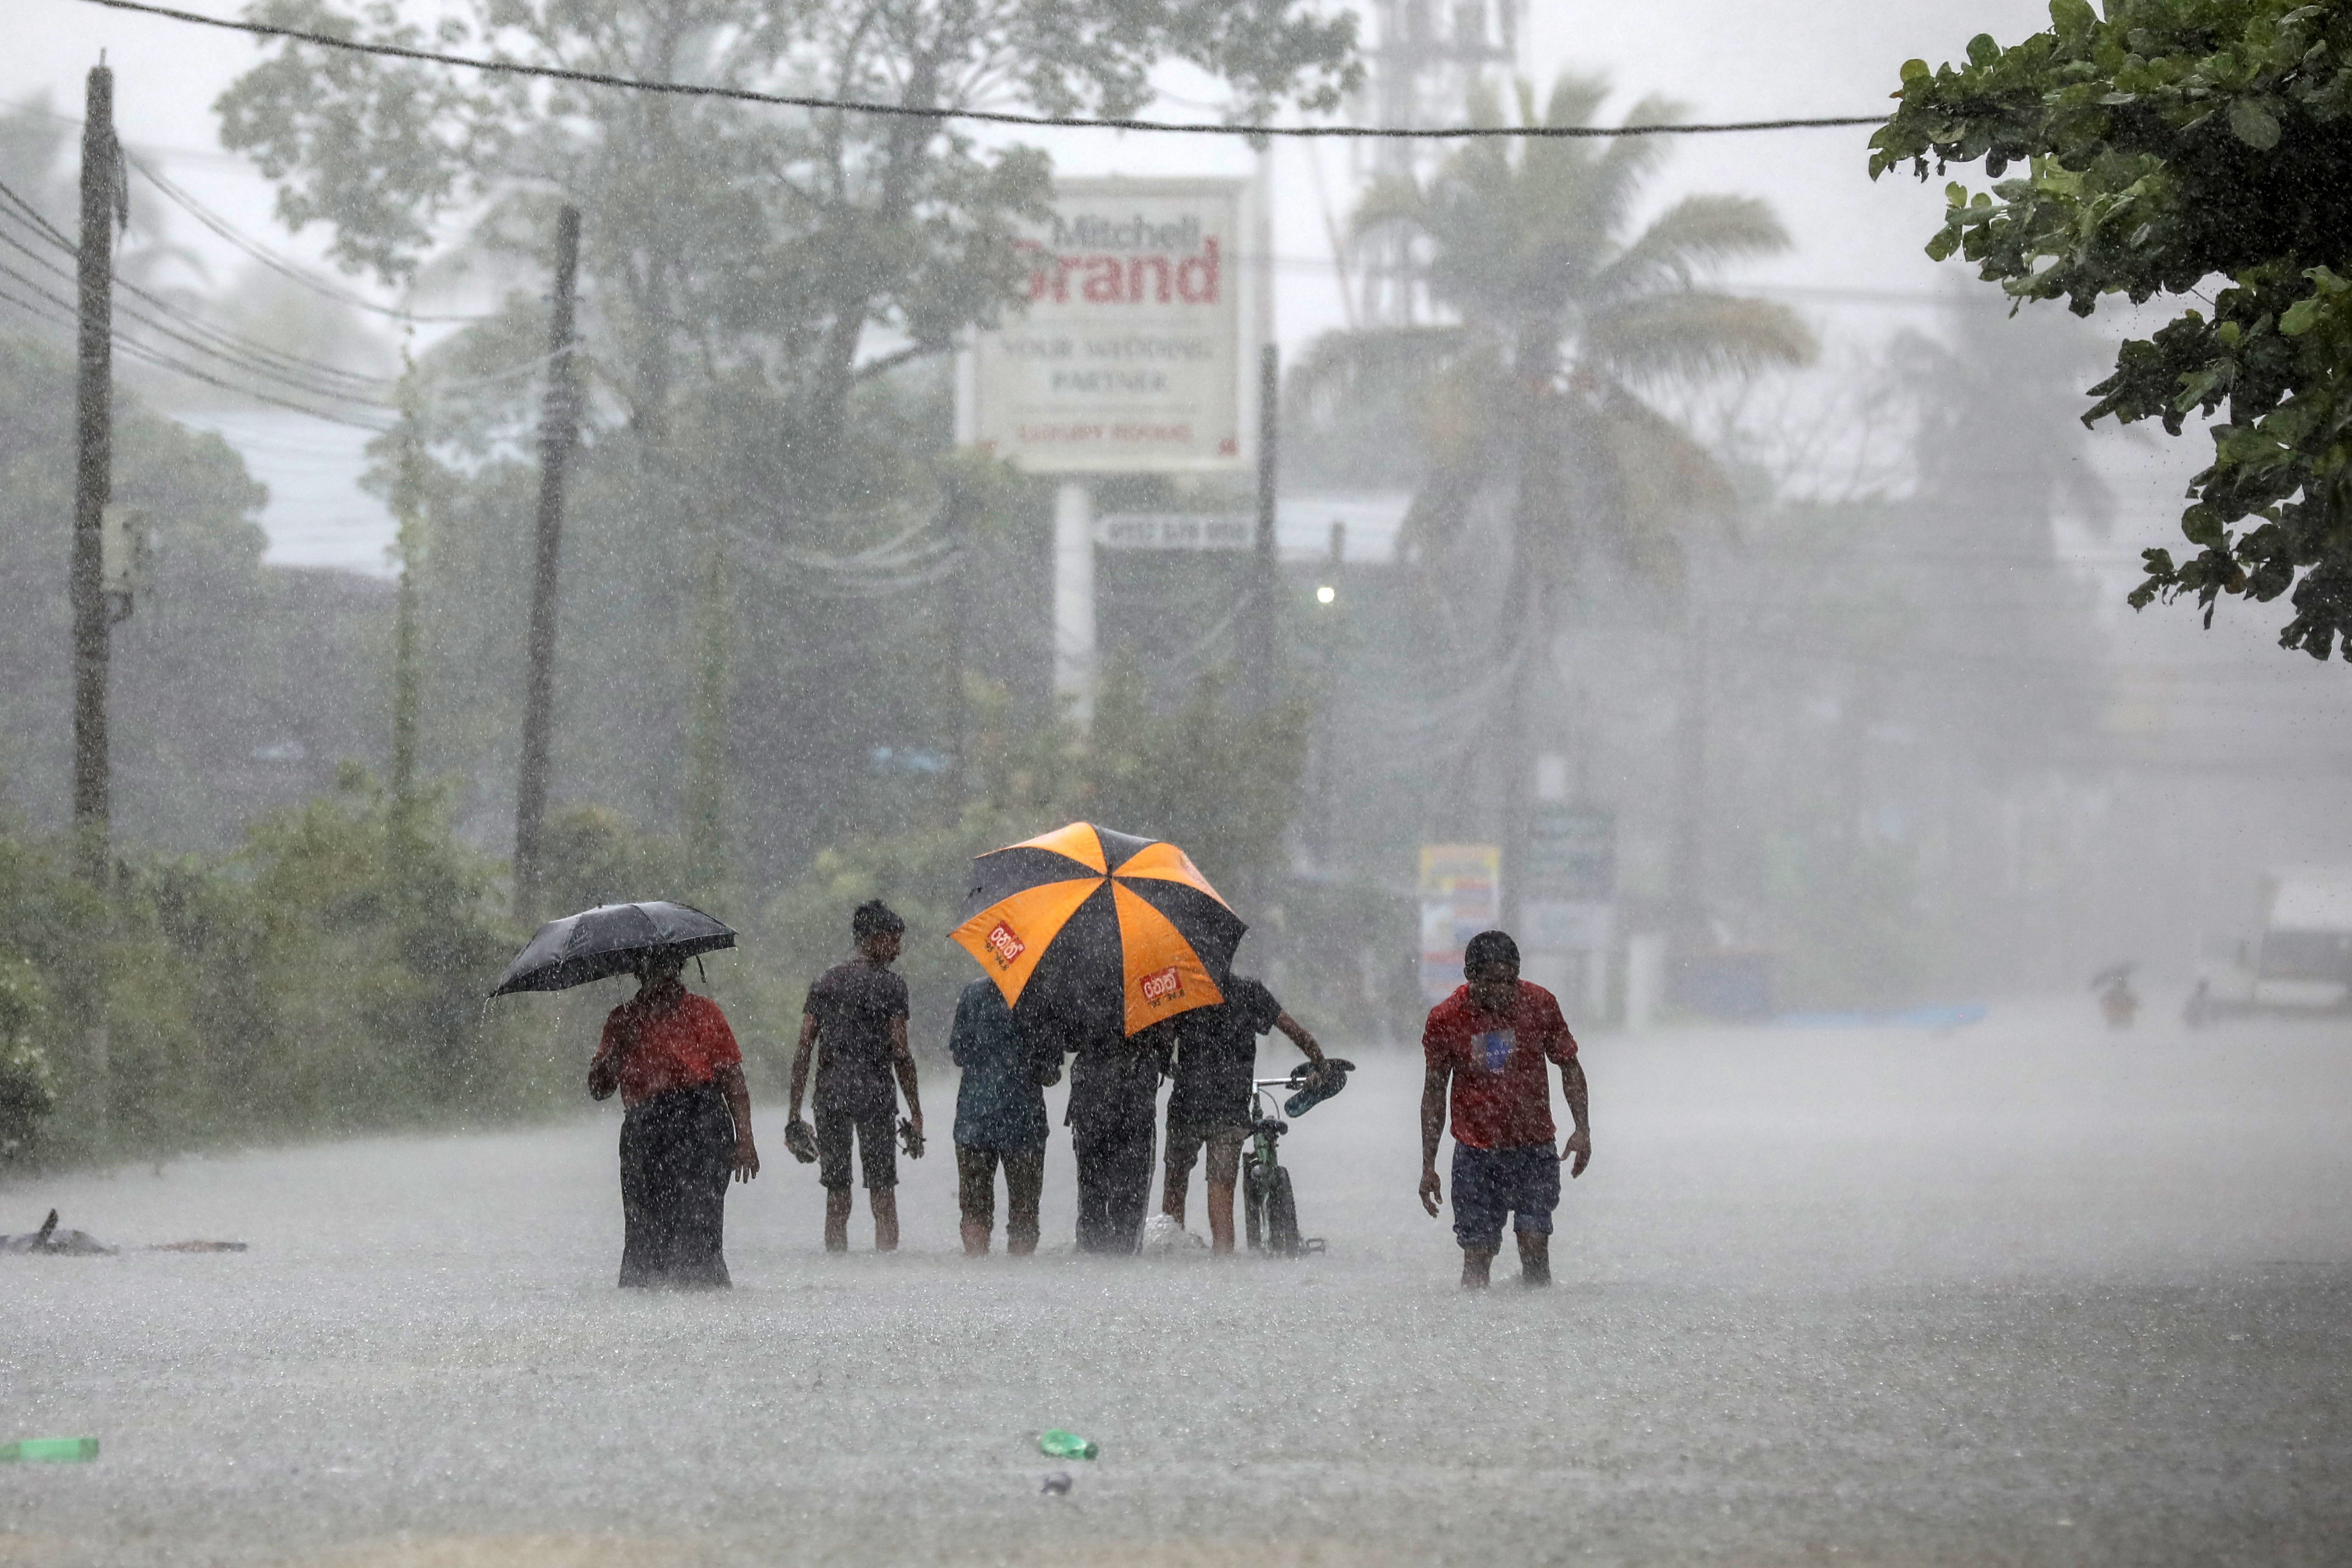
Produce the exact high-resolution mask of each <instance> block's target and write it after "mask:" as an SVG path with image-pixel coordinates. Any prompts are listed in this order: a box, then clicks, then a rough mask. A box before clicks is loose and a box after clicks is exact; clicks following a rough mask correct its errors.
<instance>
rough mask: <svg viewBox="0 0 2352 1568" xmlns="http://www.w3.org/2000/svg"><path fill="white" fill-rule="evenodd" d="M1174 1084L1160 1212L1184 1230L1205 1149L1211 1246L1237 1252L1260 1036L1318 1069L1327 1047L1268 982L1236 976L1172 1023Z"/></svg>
mask: <svg viewBox="0 0 2352 1568" xmlns="http://www.w3.org/2000/svg"><path fill="white" fill-rule="evenodd" d="M1174 1022H1175V1025H1176V1037H1177V1041H1178V1044H1177V1047H1176V1075H1175V1076H1176V1083H1175V1087H1174V1088H1172V1089H1170V1090H1169V1091H1168V1148H1167V1152H1165V1153H1164V1154H1163V1155H1162V1156H1161V1161H1160V1213H1161V1214H1163V1215H1167V1216H1168V1218H1169V1219H1170V1220H1171V1221H1173V1222H1174V1225H1175V1228H1176V1229H1177V1230H1180V1231H1181V1230H1182V1229H1183V1228H1184V1199H1185V1196H1186V1193H1187V1190H1188V1189H1189V1188H1190V1187H1191V1186H1192V1165H1193V1163H1194V1162H1195V1161H1197V1160H1199V1159H1200V1158H1201V1151H1202V1147H1203V1146H1205V1147H1206V1148H1207V1150H1208V1165H1207V1171H1206V1173H1205V1175H1206V1184H1207V1188H1208V1192H1207V1200H1208V1214H1209V1245H1210V1247H1211V1249H1212V1250H1213V1251H1216V1252H1231V1251H1232V1250H1233V1249H1234V1179H1235V1177H1236V1175H1237V1174H1238V1173H1239V1172H1240V1170H1241V1160H1242V1143H1243V1142H1244V1140H1245V1139H1247V1138H1248V1137H1249V1133H1250V1114H1251V1084H1252V1082H1253V1081H1254V1080H1255V1078H1256V1076H1257V1037H1259V1036H1260V1035H1263V1034H1265V1032H1266V1031H1267V1030H1269V1029H1280V1030H1281V1031H1282V1032H1283V1033H1284V1034H1286V1035H1287V1036H1289V1037H1291V1039H1292V1041H1294V1042H1295V1043H1296V1044H1297V1047H1298V1048H1299V1050H1300V1051H1302V1052H1303V1053H1305V1055H1306V1057H1307V1060H1308V1061H1310V1062H1313V1063H1314V1064H1315V1065H1316V1068H1317V1069H1318V1071H1320V1070H1326V1069H1324V1068H1323V1062H1324V1056H1323V1047H1321V1046H1319V1045H1318V1044H1316V1041H1315V1037H1314V1036H1312V1035H1310V1034H1308V1033H1307V1027H1306V1026H1305V1025H1303V1024H1301V1023H1299V1022H1298V1020H1297V1019H1296V1018H1293V1017H1292V1016H1290V1015H1289V1014H1288V1013H1286V1012H1285V1011H1283V1007H1282V1004H1281V1003H1280V1002H1277V1001H1276V1000H1275V996H1274V993H1273V992H1271V991H1268V990H1267V989H1266V988H1265V984H1264V983H1263V982H1260V981H1258V980H1255V979H1253V978H1251V977H1250V976H1249V975H1246V974H1236V975H1234V977H1233V983H1232V984H1229V985H1227V986H1226V987H1225V988H1224V1000H1223V1001H1222V1002H1217V1003H1213V1004H1212V1005H1209V1006H1206V1007H1195V1008H1193V1009H1192V1011H1191V1012H1189V1013H1186V1014H1183V1015H1181V1016H1179V1017H1178V1018H1176V1019H1175V1020H1174Z"/></svg>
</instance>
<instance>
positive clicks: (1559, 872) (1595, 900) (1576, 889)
mask: <svg viewBox="0 0 2352 1568" xmlns="http://www.w3.org/2000/svg"><path fill="white" fill-rule="evenodd" d="M1524 874H1525V876H1526V879H1527V889H1526V894H1527V897H1528V898H1529V899H1556V900H1564V901H1567V902H1570V903H1590V904H1601V903H1606V902H1608V901H1609V900H1612V899H1613V898H1615V897H1616V896H1617V814H1616V813H1615V812H1613V811H1609V810H1605V809H1603V808H1601V807H1599V806H1591V805H1569V804H1568V803H1567V802H1565V801H1543V802H1540V803H1538V805H1537V806H1536V809H1535V816H1534V819H1533V820H1532V821H1531V822H1530V823H1529V824H1528V858H1527V870H1526V872H1525V873H1524ZM1603 945H1605V944H1603Z"/></svg>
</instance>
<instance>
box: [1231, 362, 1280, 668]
mask: <svg viewBox="0 0 2352 1568" xmlns="http://www.w3.org/2000/svg"><path fill="white" fill-rule="evenodd" d="M1281 388H1282V351H1281V350H1280V349H1278V348H1276V347H1275V345H1274V344H1272V343H1268V344H1266V345H1265V347H1264V348H1263V349H1260V350H1259V351H1258V358H1257V537H1256V540H1255V550H1254V552H1253V554H1252V558H1251V561H1250V588H1249V596H1248V604H1249V614H1248V618H1247V621H1246V623H1245V625H1244V628H1243V634H1242V647H1241V658H1242V679H1244V681H1246V682H1247V683H1248V691H1249V697H1250V703H1251V705H1252V706H1253V707H1255V708H1258V709H1260V710H1264V709H1267V708H1271V707H1273V706H1274V701H1275V698H1276V695H1277V694H1278V693H1279V692H1280V691H1281V689H1282V681H1281V672H1280V671H1279V670H1278V669H1276V668H1275V658H1276V656H1275V651H1274V631H1275V626H1274V621H1275V608H1276V604H1277V603H1278V598H1279V595H1278V592H1277V590H1278V587H1279V584H1280V579H1281V572H1282V566H1281V561H1280V558H1279V556H1278V555H1277V554H1276V549H1275V537H1274V512H1275V506H1274V499H1275V498H1274V487H1275V478H1276V468H1275V446H1274V443H1275V435H1276V430H1277V429H1278V427H1279V426H1280V424H1281V421H1280V419H1279V417H1278V416H1276V411H1275V398H1276V395H1278V394H1279V393H1280V391H1281Z"/></svg>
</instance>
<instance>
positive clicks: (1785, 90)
mask: <svg viewBox="0 0 2352 1568" xmlns="http://www.w3.org/2000/svg"><path fill="white" fill-rule="evenodd" d="M187 3H188V5H189V7H190V8H194V9H201V10H205V11H209V12H211V13H213V14H215V15H220V16H233V15H235V14H236V5H235V4H234V3H233V0H187ZM9 9H10V10H11V12H12V13H14V14H15V16H16V19H17V21H18V23H19V25H18V26H16V27H13V28H11V29H10V32H11V44H12V47H11V48H10V49H9V50H8V51H7V52H6V54H5V56H0V100H7V101H9V102H23V101H25V100H29V99H36V98H37V97H38V96H39V95H41V94H42V93H44V92H47V94H48V95H49V98H50V100H51V102H52V104H53V105H54V106H55V107H56V108H57V109H58V110H62V111H65V112H68V113H78V112H79V106H80V100H81V92H82V79H83V76H84V73H85V72H86V71H87V70H88V68H89V66H90V65H92V64H94V63H95V62H96V60H97V58H98V55H99V51H100V49H104V50H106V51H108V58H109V60H110V63H111V64H112V65H113V66H114V68H115V70H116V94H117V105H118V108H117V115H118V119H119V121H120V123H121V129H122V132H123V134H124V137H125V139H126V140H127V141H129V142H131V143H133V145H134V146H136V147H139V148H141V149H143V150H145V151H147V152H149V153H155V154H159V155H162V156H163V157H164V158H165V160H166V162H167V163H169V165H170V167H171V169H172V172H173V174H174V175H175V176H176V177H177V178H179V179H180V180H182V181H183V182H184V183H185V184H188V185H189V187H190V188H191V189H193V190H194V191H195V192H196V193H197V194H198V195H200V196H202V197H203V198H204V199H205V200H206V201H208V202H210V203H211V204H213V205H215V207H217V208H219V209H220V210H221V211H223V212H225V213H226V214H228V215H229V216H231V217H232V218H234V219H235V220H236V221H237V222H238V223H240V224H242V225H246V226H249V227H251V228H252V229H254V230H255V231H257V232H260V233H264V234H267V235H268V236H269V237H271V238H273V239H274V240H277V241H278V242H280V243H283V244H285V245H287V246H288V247H289V248H292V249H295V250H297V251H298V252H302V253H309V254H315V253H316V251H317V248H318V239H319V236H318V235H317V234H316V233H315V232H314V233H313V234H310V235H306V236H303V237H294V238H289V237H286V236H284V235H283V234H282V232H280V231H278V230H277V228H276V226H275V225H274V224H272V223H271V222H270V220H269V191H268V186H267V185H266V184H265V183H264V182H263V181H262V180H261V178H260V177H259V175H258V174H255V173H254V172H253V171H252V169H251V168H250V166H249V165H247V164H246V163H244V162H243V161H242V160H240V159H233V158H230V157H228V156H227V155H226V154H224V153H221V152H220V151H219V150H218V146H217V142H216V141H215V121H214V119H213V116H212V114H211V112H210V109H209V105H210V104H211V102H212V100H213V99H214V98H215V96H216V95H217V94H218V93H219V91H220V90H221V89H223V88H224V87H226V85H227V84H228V83H229V82H230V81H231V80H232V79H234V78H235V77H236V74H237V72H238V71H239V70H240V69H242V68H245V67H246V66H247V65H248V64H249V63H250V62H251V61H252V60H253V58H255V55H256V52H257V51H256V46H255V44H254V43H253V42H252V41H251V40H248V39H246V38H242V37H237V36H235V35H232V34H228V33H223V32H215V31H212V30H209V29H205V28H199V27H192V26H184V25H181V24H177V23H173V22H167V21H163V20H161V19H157V18H152V17H144V16H133V15H130V14H126V13H121V12H114V11H108V10H104V9H101V8H100V7H98V6H96V5H89V4H87V3H86V0H9ZM25 24H30V25H29V26H26V25H25ZM2046 25H2047V22H2046V17H2045V16H2044V14H2043V12H2042V10H2041V9H2040V8H2039V7H2037V6H2035V5H2031V4H2025V3H2022V0H1987V3H1985V4H1981V5H1969V6H1965V7H1963V6H1956V5H1925V4H1916V3H1914V4H1895V5H1888V4H1875V5H1864V4H1828V3H1823V0H1751V3H1745V4H1738V5H1734V4H1695V3H1692V0H1652V3H1650V4H1645V5H1613V6H1602V5H1587V4H1567V3H1563V0H1535V4H1534V5H1532V7H1531V10H1530V14H1529V16H1528V26H1527V37H1526V41H1525V45H1524V55H1525V68H1526V70H1527V72H1528V74H1529V75H1530V76H1532V77H1534V78H1536V79H1538V80H1548V79H1549V78H1550V77H1551V75H1552V74H1553V73H1554V72H1556V71H1558V70H1560V69H1562V68H1577V69H1598V70H1601V71H1604V72H1606V73H1607V74H1608V75H1609V76H1610V77H1611V78H1612V79H1614V80H1615V81H1617V82H1618V83H1620V84H1621V85H1622V88H1623V89H1624V99H1625V101H1626V102H1628V103H1630V102H1631V101H1632V100H1633V98H1635V97H1637V96H1639V95H1640V94H1642V93H1644V92H1651V91H1661V92H1665V93H1668V94H1670V95H1672V96H1673V97H1675V98H1677V99H1679V100H1682V101H1683V102H1684V103H1685V105H1687V106H1688V108H1689V110H1690V111H1691V112H1692V113H1693V114H1694V115H1695V116H1696V117H1700V118H1705V119H1711V120H1716V119H1744V118H1761V117H1771V116H1781V115H1809V114H1867V113H1872V112H1874V111H1876V110H1881V109H1883V108H1884V107H1885V97H1886V94H1887V92H1888V91H1890V90H1891V89H1892V87H1893V85H1894V83H1895V79H1896V70H1897V68H1899V67H1900V65H1901V64H1902V62H1903V60H1904V59H1906V58H1908V57H1910V56H1913V55H1921V56H1925V57H1927V58H1931V59H1938V60H1940V59H1944V58H1951V57H1953V56H1954V55H1956V54H1958V52H1959V50H1960V49H1961V47H1963V46H1964V45H1965V43H1966V41H1967V39H1968V37H1969V36H1970V35H1971V34H1972V33H1975V32H1978V31H1980V30H1990V31H1992V32H1993V33H1994V34H1995V35H1996V36H1997V37H2004V38H2013V37H2017V36H2019V35H2020V34H2021V33H2024V32H2028V31H2032V30H2033V29H2035V28H2037V27H2040V26H2046ZM1160 107H1161V109H1162V110H1163V111H1171V112H1174V113H1184V112H1186V111H1187V106H1184V105H1180V104H1167V103H1163V104H1162V105H1161V106H1160ZM1865 140H1866V132H1861V131H1813V132H1780V133H1769V134H1758V135H1748V136H1725V137H1714V138H1708V139H1706V140H1704V141H1693V142H1687V143H1685V144H1683V145H1682V146H1681V148H1680V149H1679V151H1678V153H1677V155H1676V157H1675V161H1674V163H1673V165H1672V166H1671V169H1670V171H1669V173H1668V174H1667V175H1666V177H1665V179H1664V181H1663V182H1662V183H1661V186H1660V190H1661V194H1662V195H1670V194H1673V193H1675V192H1677V191H1681V190H1693V189H1705V190H1723V191H1740V192H1756V193H1759V194H1763V195H1769V196H1770V197H1771V198H1772V200H1773V201H1774V203H1775V204H1776V205H1778V206H1779V208H1780V212H1781V214H1782V216H1783V217H1784V219H1785V220H1786V221H1787V223H1788V224H1789V226H1790V229H1791V231H1792V232H1793V233H1794V234H1795V236H1796V237H1797V240H1798V248H1797V251H1796V253H1795V254H1794V255H1793V256H1791V257H1790V258H1786V259H1785V260H1783V261H1781V262H1780V263H1777V264H1775V265H1773V266H1771V267H1769V268H1760V269H1759V270H1757V271H1756V272H1755V274H1754V276H1755V277H1756V278H1758V279H1759V280H1760V279H1772V280H1777V281H1781V282H1786V283H1792V284H1801V285H1809V286H1824V285H1831V286H1841V287H1855V288H1863V289H1873V290H1887V289H1894V290H1902V291H1911V292H1926V291H1927V290H1928V289H1931V288H1932V287H1933V281H1934V280H1933V279H1932V278H1931V277H1930V273H1931V272H1932V270H1933V268H1932V267H1931V265H1930V263H1928V262H1927V259H1926V258H1924V257H1923V256H1921V255H1920V253H1919V247H1920V245H1921V243H1922V241H1923V240H1924V239H1925V237H1926V235H1927V231H1928V230H1929V228H1931V227H1932V226H1933V219H1934V215H1935V212H1936V210H1937V206H1938V205H1939V204H1940V202H1941V196H1940V195H1939V194H1937V192H1936V191H1933V190H1922V189H1920V188H1919V187H1918V186H1917V185H1916V184H1914V183H1913V182H1911V181H1909V180H1893V179H1890V180H1887V181H1884V182H1881V183H1880V184H1877V185H1875V186H1874V185H1873V184H1870V182H1869V181H1868V180H1867V179H1866V178H1865V177H1864V172H1863V170H1864V151H1863V148H1864V142H1865ZM1046 141H1047V143H1048V145H1050V146H1051V148H1052V150H1053V151H1054V153H1055V155H1056V157H1057V159H1058V160H1059V162H1060V163H1061V166H1062V167H1063V168H1064V169H1066V171H1068V172H1070V173H1074V174H1076V173H1087V174H1091V173H1107V172H1112V171H1118V172H1127V173H1137V174H1141V173H1166V174H1180V173H1204V172H1209V171H1230V172H1234V173H1246V172H1247V171H1248V170H1249V169H1250V168H1251V167H1252V159H1251V156H1250V154H1249V153H1248V152H1247V150H1246V149H1245V148H1243V147H1241V146H1239V145H1237V144H1231V143H1217V142H1202V141H1199V140H1194V139H1187V138H1175V137H1147V136H1136V135H1111V134H1101V133H1096V134H1087V135H1060V136H1055V137H1051V138H1047V139H1046ZM1308 156H1309V154H1308V153H1307V152H1306V150H1305V149H1303V148H1302V147H1298V146H1296V145H1293V146H1289V147H1286V149H1285V150H1284V152H1283V153H1282V154H1281V156H1280V160H1279V163H1280V167H1279V170H1278V178H1279V179H1280V181H1281V183H1282V201H1281V203H1280V210H1281V212H1282V213H1283V215H1284V220H1285V221H1284V222H1283V225H1282V228H1281V232H1280V234H1279V236H1278V240H1277V243H1278V248H1279V250H1280V252H1281V254H1283V255H1284V256H1285V257H1286V258H1292V260H1291V262H1290V264H1289V265H1286V267H1285V268H1284V271H1283V276H1282V279H1281V285H1280V287H1281V331H1282V335H1283V336H1284V338H1285V339H1286V342H1290V343H1294V344H1295V343H1296V342H1299V341H1301V340H1303V339H1304V338H1305V337H1307V336H1308V335H1311V333H1312V332H1313V331H1317V330H1318V329H1320V328H1321V327H1323V326H1325V325H1328V324H1330V323H1331V322H1333V321H1337V319H1338V315H1339V309H1338V301H1337V297H1336V294H1335V292H1334V289H1333V288H1332V285H1331V282H1330V279H1329V278H1328V274H1327V273H1325V272H1323V271H1321V270H1320V269H1319V268H1318V265H1317V264H1318V263H1320V262H1323V261H1325V260H1327V259H1328V254H1329V251H1328V244H1327V242H1326V239H1325V235H1324V229H1323V225H1322V218H1321V213H1322V210H1323V205H1324V204H1323V203H1321V202H1320V201H1318V194H1317V189H1316V185H1315V183H1314V180H1313V177H1312V173H1311V170H1310V168H1309V165H1308V163H1307V157H1308ZM1320 156H1321V157H1322V160H1323V167H1324V173H1325V177H1326V180H1327V182H1328V184H1327V186H1326V189H1327V190H1328V196H1329V205H1331V206H1333V207H1335V208H1338V209H1340V210H1342V211H1343V210H1344V205H1345V200H1346V195H1347V189H1348V181H1349V154H1348V153H1347V152H1346V150H1345V149H1343V148H1339V147H1337V146H1327V147H1325V148H1323V150H1322V152H1321V154H1320ZM182 227H187V226H186V225H183V226H182ZM182 237H183V238H188V236H182ZM1302 263H1303V264H1304V265H1302ZM1816 303H1817V305H1818V309H1819V310H1821V311H1822V313H1823V314H1827V313H1828V312H1831V311H1837V312H1840V313H1844V312H1850V311H1853V310H1854V309H1855V307H1854V306H1853V305H1852V304H1850V303H1847V304H1841V303H1832V302H1828V301H1818V302H1816Z"/></svg>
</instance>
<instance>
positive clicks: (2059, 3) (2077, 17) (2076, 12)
mask: <svg viewBox="0 0 2352 1568" xmlns="http://www.w3.org/2000/svg"><path fill="white" fill-rule="evenodd" d="M2098 25H2099V15H2098V13H2097V12H2095V11H2094V10H2092V9H2091V5H2090V0H2050V26H2051V30H2052V31H2053V32H2055V33H2057V34H2058V35H2059V36H2060V37H2065V36H2066V35H2068V34H2071V33H2087V32H2089V31H2090V30H2091V29H2092V28H2094V27H2095V26H2098Z"/></svg>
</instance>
